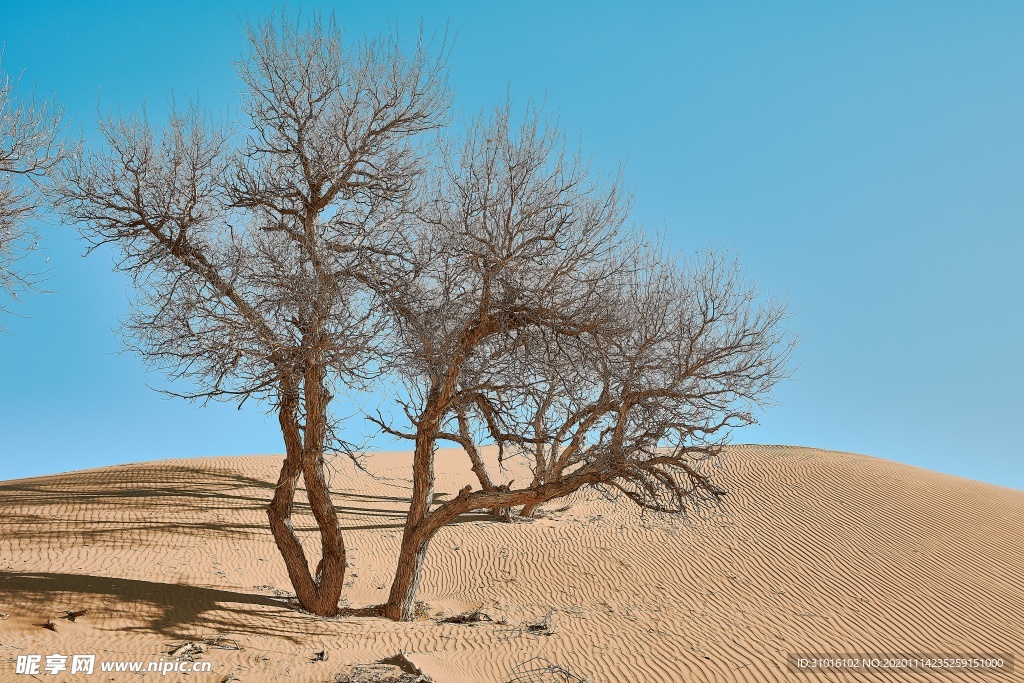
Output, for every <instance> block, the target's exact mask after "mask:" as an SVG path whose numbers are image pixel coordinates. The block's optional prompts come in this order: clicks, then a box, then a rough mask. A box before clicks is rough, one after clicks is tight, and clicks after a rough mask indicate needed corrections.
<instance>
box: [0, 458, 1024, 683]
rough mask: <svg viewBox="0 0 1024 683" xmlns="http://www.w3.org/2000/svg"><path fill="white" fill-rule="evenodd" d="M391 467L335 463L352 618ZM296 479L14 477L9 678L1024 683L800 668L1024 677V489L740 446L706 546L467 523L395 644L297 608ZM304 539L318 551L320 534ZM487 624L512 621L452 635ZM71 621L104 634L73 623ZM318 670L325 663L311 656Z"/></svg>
mask: <svg viewBox="0 0 1024 683" xmlns="http://www.w3.org/2000/svg"><path fill="white" fill-rule="evenodd" d="M490 455H491V457H493V453H492V454H490ZM370 463H371V469H372V471H373V472H374V473H375V476H369V475H368V474H366V473H364V472H361V471H359V470H357V469H356V468H355V467H353V466H352V465H351V463H349V462H348V461H347V460H345V459H338V460H336V461H335V463H334V464H335V472H334V474H333V476H332V487H333V489H334V490H335V491H336V495H335V501H336V503H337V505H338V508H339V511H340V512H341V514H342V519H343V524H344V526H345V527H346V539H347V543H348V546H349V564H350V569H349V572H350V573H349V578H348V585H347V587H346V590H345V594H344V595H345V599H346V604H347V605H348V606H349V607H352V608H361V607H367V606H372V605H375V604H379V603H380V602H382V601H383V600H384V598H385V597H386V594H387V589H388V587H389V582H390V576H391V573H392V571H393V569H394V566H393V565H394V562H395V557H396V551H397V546H398V540H399V538H400V534H401V524H402V520H403V514H404V509H405V506H406V504H407V501H408V496H409V491H410V487H409V483H408V467H409V463H410V457H409V456H408V455H407V454H380V455H377V456H374V457H373V458H372V459H371V460H370ZM439 464H440V473H439V477H438V486H437V490H438V491H439V496H440V497H441V498H442V499H443V497H444V496H443V495H440V494H447V495H453V494H454V493H455V492H456V491H457V490H458V488H459V487H461V486H462V485H463V483H469V482H470V481H471V479H470V477H471V474H470V472H469V469H468V466H467V463H466V462H465V457H464V455H462V454H461V452H457V451H443V452H441V453H440V454H439ZM279 465H280V458H278V457H263V456H260V457H230V458H215V459H196V460H171V461H161V462H152V463H142V464H135V465H125V466H119V467H110V468H105V469H98V470H90V471H84V472H75V473H71V474H65V475H57V476H50V477H39V478H35V479H23V480H18V481H11V482H0V680H3V681H8V680H10V681H19V680H30V679H29V678H28V677H26V676H19V675H16V674H15V663H14V662H15V660H16V657H17V656H18V655H25V654H40V655H43V656H44V658H45V655H48V654H53V653H63V654H72V653H94V654H96V655H97V659H98V661H99V660H108V661H114V660H140V661H143V660H159V659H160V658H161V657H164V658H165V659H169V657H168V654H167V653H168V651H169V650H170V649H171V648H172V647H174V646H176V645H180V644H181V643H182V642H184V641H194V642H201V641H203V640H204V639H211V638H214V637H216V636H223V637H225V638H228V639H232V641H236V642H237V644H238V645H239V646H240V648H241V649H239V650H234V649H220V648H210V647H205V648H204V649H205V652H203V653H202V654H201V655H200V656H199V660H200V661H208V662H210V663H211V665H212V673H209V674H192V675H189V676H182V675H180V674H174V673H171V674H169V675H167V676H165V677H161V676H160V675H159V674H152V673H150V674H148V675H147V676H145V677H143V680H158V679H159V680H164V681H172V680H178V679H180V680H187V681H200V680H204V681H205V680H209V681H221V680H224V679H225V678H228V679H230V677H231V676H234V677H236V678H237V680H240V681H245V682H251V681H267V680H281V681H284V680H289V681H332V680H334V679H335V676H336V674H338V673H341V672H345V671H347V670H348V667H350V666H351V665H354V664H367V663H372V662H375V661H377V660H380V659H382V658H387V657H391V656H394V655H396V654H398V653H399V652H405V653H406V654H407V656H408V659H409V660H410V661H411V662H413V663H414V664H415V665H416V666H418V667H420V669H422V671H424V672H426V673H427V674H429V675H430V676H431V677H432V678H433V679H434V681H438V682H443V681H452V682H463V681H489V682H498V681H506V680H508V679H509V678H510V677H511V673H510V672H511V671H512V669H513V668H514V667H515V666H516V665H517V664H518V663H520V662H523V661H525V660H529V659H531V658H533V657H544V658H546V659H547V660H550V661H551V662H555V663H557V664H559V665H561V666H564V667H566V668H568V669H570V670H572V671H573V672H575V673H577V674H578V675H581V676H587V677H589V680H590V681H607V682H618V681H638V682H645V683H646V682H650V681H751V682H754V681H790V680H793V681H812V682H813V681H855V680H864V681H900V682H903V681H954V680H965V681H966V680H970V681H985V682H986V683H987V682H988V681H1007V682H1009V681H1020V680H1024V661H1022V662H1020V664H1019V665H1018V667H1017V669H1016V671H1015V672H1014V673H1006V672H1003V673H987V674H985V675H983V676H980V677H979V676H976V675H975V676H970V675H966V674H952V675H943V676H937V675H934V674H932V675H921V674H915V673H909V672H906V671H900V672H875V673H871V674H864V673H859V674H858V673H851V674H841V675H821V674H795V673H789V672H788V671H787V668H786V656H787V653H796V652H819V653H840V652H858V653H860V652H871V653H899V652H937V653H944V652H1008V653H1014V654H1016V655H1017V656H1018V659H1024V580H1022V579H1021V577H1022V576H1024V492H1020V491H1015V490H1011V489H1006V488H1000V487H997V486H992V485H988V484H981V483H978V482H974V481H969V480H965V479H959V478H955V477H951V476H946V475H941V474H936V473H933V472H929V471H925V470H921V469H916V468H913V467H909V466H905V465H900V464H896V463H892V462H888V461H884V460H878V459H874V458H869V457H865V456H860V455H851V454H846V453H837V452H832V451H822V450H812V449H805V448H793V447H785V446H738V447H734V448H732V449H730V450H729V452H728V457H727V458H726V460H725V462H724V464H723V469H722V471H721V473H720V477H719V480H720V481H721V482H722V483H723V484H724V485H725V486H726V488H728V490H729V492H730V493H729V495H728V496H727V505H726V507H724V508H723V509H722V510H720V511H719V512H717V513H716V514H714V515H709V516H707V517H705V518H703V519H694V520H693V521H692V524H691V525H689V526H685V525H682V524H679V523H677V522H672V521H669V520H664V519H660V518H657V517H652V516H649V515H648V516H647V517H642V516H640V515H639V514H638V512H637V510H636V509H634V508H633V507H631V506H630V505H628V504H627V503H625V502H619V503H613V502H609V501H607V500H604V499H602V498H601V497H600V496H599V495H597V494H596V493H588V494H587V495H579V496H576V497H573V498H572V499H570V500H568V501H563V502H560V503H558V504H555V505H550V506H548V509H547V510H546V511H545V512H544V513H543V515H542V517H541V518H540V519H537V520H535V521H533V522H530V523H515V524H503V523H496V522H493V521H491V520H490V519H488V518H487V517H486V516H484V515H475V516H471V517H467V518H462V519H460V520H458V522H457V523H456V524H454V525H452V526H451V527H449V528H446V529H444V530H442V532H441V533H439V534H438V536H437V537H436V538H435V540H434V542H433V544H432V545H431V547H430V550H429V553H428V556H427V560H426V570H425V573H424V578H423V582H422V585H421V590H420V594H419V598H420V599H421V600H423V601H424V602H425V615H426V616H425V617H424V618H423V619H421V620H419V621H416V622H412V623H404V624H395V623H391V622H388V621H386V620H383V619H379V618H375V617H367V616H347V617H343V618H338V619H320V618H317V617H313V616H310V615H307V614H304V613H300V612H297V611H295V610H293V609H290V608H289V607H288V606H287V604H286V603H285V598H286V593H288V592H289V591H290V585H289V583H288V579H287V576H286V574H285V570H284V566H283V563H282V561H281V559H280V557H279V555H278V553H277V550H276V548H275V546H274V544H273V540H272V538H271V536H270V533H269V531H268V529H267V524H266V515H265V513H264V508H265V506H266V503H267V501H268V500H269V498H270V496H271V493H272V490H273V486H274V484H273V482H274V481H275V479H276V475H277V469H278V467H279ZM507 476H508V477H510V478H514V479H516V480H517V481H519V482H522V481H523V480H524V479H525V477H526V474H525V473H524V472H522V471H518V472H517V471H512V472H509V473H508V474H507ZM303 510H304V512H306V511H308V508H305V507H304V508H303ZM296 527H297V529H299V530H300V533H301V534H303V535H304V536H305V537H306V545H307V548H308V549H309V552H311V553H315V548H316V544H315V541H316V538H315V534H314V533H313V528H314V525H313V521H312V517H311V516H310V515H308V514H303V515H301V516H300V517H299V518H298V519H297V524H296ZM475 608H481V609H482V610H483V611H484V612H486V613H487V614H488V615H489V616H490V617H491V618H492V619H493V621H491V622H486V621H485V622H482V623H479V624H475V625H464V624H442V625H439V624H438V623H437V618H438V617H439V616H445V615H452V614H456V613H459V612H463V611H468V610H472V609H475ZM65 610H88V614H87V615H86V616H84V617H81V618H79V619H77V620H76V621H75V622H71V621H69V620H66V619H63V618H61V615H62V614H63V613H64V611H65ZM2 615H8V616H6V617H4V616H2ZM48 619H52V620H53V623H55V624H56V626H57V631H56V632H52V631H50V630H47V629H44V628H43V627H42V626H41V624H44V623H45V622H46V621H47V620H48ZM542 622H543V623H542ZM531 625H533V626H532V627H531ZM222 642H224V643H228V644H229V645H230V644H233V643H231V641H222ZM318 652H323V653H324V655H323V656H322V657H326V661H311V659H314V654H315V653H318ZM322 657H321V658H322ZM44 662H45V659H44ZM38 678H39V679H41V680H114V681H118V680H138V679H139V676H138V675H131V674H102V675H101V674H100V672H99V671H97V673H96V674H94V676H92V677H71V676H64V675H61V676H51V675H48V674H46V673H45V672H43V673H42V674H41V675H39V676H38ZM537 680H540V679H537Z"/></svg>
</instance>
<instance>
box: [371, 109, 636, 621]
mask: <svg viewBox="0 0 1024 683" xmlns="http://www.w3.org/2000/svg"><path fill="white" fill-rule="evenodd" d="M627 206H628V201H627V197H625V196H624V195H623V194H622V190H621V188H620V187H619V184H618V183H617V182H615V181H613V182H610V183H600V182H595V181H593V180H591V179H590V178H589V175H588V172H587V169H586V166H585V164H583V163H582V161H581V160H580V159H579V158H578V157H573V156H570V155H569V154H567V153H566V151H565V149H564V146H563V144H562V142H561V137H560V135H559V133H558V131H557V130H556V129H555V128H553V127H551V126H547V125H545V124H544V122H543V121H542V120H541V118H540V117H539V115H537V114H536V112H534V113H533V114H531V115H529V116H527V117H526V120H525V123H524V124H523V125H522V126H521V127H520V128H519V129H514V128H513V127H512V126H511V125H510V115H509V107H508V106H506V107H505V108H503V109H499V110H497V111H496V112H495V113H494V115H493V116H492V117H491V118H490V119H489V120H485V119H480V120H477V121H476V122H474V123H473V124H471V126H470V130H469V132H468V135H467V136H466V140H465V143H464V144H463V145H462V146H461V147H451V148H448V149H446V151H445V153H444V154H443V159H442V162H441V164H440V166H439V169H438V170H437V172H436V173H435V177H434V181H433V183H432V187H431V189H430V191H429V192H428V193H427V194H426V195H425V196H423V197H422V198H421V204H420V207H419V210H418V216H419V221H420V232H419V234H418V235H417V236H416V239H415V241H414V244H413V248H412V249H411V251H410V259H409V262H410V264H411V265H410V268H411V275H410V276H409V277H407V278H404V279H402V278H395V277H390V278H382V281H383V282H384V283H385V284H384V286H378V287H377V289H378V291H380V293H381V295H382V296H383V298H384V300H385V301H386V302H387V303H388V306H389V310H390V311H391V312H392V313H393V315H394V327H395V332H394V333H393V334H392V335H391V338H392V339H393V340H394V343H395V348H394V349H393V350H392V352H393V355H394V358H395V364H394V366H393V367H394V368H395V369H396V370H397V372H398V373H399V374H400V375H401V377H402V378H403V380H404V381H405V383H406V386H407V388H408V400H406V401H405V402H404V403H403V408H404V411H405V413H406V415H407V417H408V419H409V421H410V422H411V424H412V426H413V430H412V431H411V432H407V433H403V432H401V431H400V430H398V429H395V428H394V427H393V426H391V425H389V424H387V423H386V422H385V421H384V420H378V423H379V424H380V425H381V426H382V427H383V428H384V429H385V430H387V431H389V432H390V433H392V434H401V435H403V436H405V437H407V438H409V439H411V440H412V441H413V442H414V444H415V448H414V462H413V492H412V501H411V504H410V509H409V515H408V518H407V521H406V525H405V531H404V534H403V538H402V545H401V550H400V557H399V560H398V567H397V570H396V574H395V579H394V582H393V584H392V587H391V593H390V596H389V599H388V602H387V603H386V605H385V606H384V610H383V611H384V614H385V616H387V617H389V618H392V619H408V618H410V616H411V610H412V605H413V596H414V595H415V593H416V589H417V585H418V582H419V577H420V568H421V566H422V562H423V558H424V555H425V553H426V551H427V548H428V546H429V542H430V539H431V537H432V536H433V535H434V533H435V532H436V531H437V529H438V528H440V526H441V525H443V524H444V523H445V522H440V524H439V521H440V520H441V519H442V518H443V517H445V516H446V515H447V512H448V508H444V510H443V511H442V512H441V516H438V511H431V510H430V505H431V501H432V498H433V488H434V453H435V447H436V442H437V440H438V439H453V440H456V441H460V439H461V441H462V442H464V443H466V442H467V441H466V439H465V438H463V437H462V436H460V435H459V430H460V429H465V428H466V419H467V414H468V413H467V411H468V410H469V409H470V407H471V406H473V405H477V404H478V399H479V397H481V396H484V395H487V394H489V393H495V392H499V393H500V392H501V391H503V387H501V386H498V384H496V382H497V383H501V384H507V383H512V384H518V383H519V382H520V380H518V379H516V378H515V373H514V372H513V371H512V369H511V368H510V366H509V364H510V363H514V362H515V357H516V353H515V349H516V348H517V346H518V345H520V344H521V343H522V341H523V340H525V339H526V338H527V337H528V336H529V335H540V336H545V335H546V336H548V337H549V338H550V343H552V344H560V343H562V341H561V339H562V338H564V339H565V340H568V339H571V338H575V337H581V336H583V335H587V334H592V333H594V332H595V331H596V330H598V329H600V328H602V327H603V326H605V325H608V324H610V323H612V322H614V321H613V320H612V319H610V318H609V317H608V316H607V315H606V310H607V306H606V305H605V303H604V299H605V294H606V291H607V290H608V288H609V287H611V286H613V285H614V282H615V281H616V280H617V279H621V277H622V276H623V274H624V273H627V272H628V271H629V269H630V268H631V265H630V263H629V261H630V259H629V253H628V250H627V249H626V247H625V244H624V241H623V239H622V238H621V237H620V235H619V231H620V228H621V227H622V224H623V220H624V217H625V214H626V208H627ZM515 438H516V436H515V435H513V434H509V435H507V436H506V437H505V439H506V440H514V439H515ZM468 450H469V452H470V454H471V456H472V455H475V454H474V452H473V451H472V449H468ZM474 468H475V470H476V471H477V473H478V476H481V481H482V486H483V489H484V490H483V491H482V492H481V493H483V494H485V495H490V496H498V495H499V493H498V492H497V491H496V490H493V489H495V488H496V487H493V486H491V485H489V483H488V481H489V480H488V479H486V474H485V473H484V470H483V469H482V464H481V463H480V462H479V461H478V459H475V461H474ZM463 499H464V497H462V498H460V499H459V500H460V505H461V501H462V500H463ZM443 507H444V506H442V508H443ZM486 507H499V502H498V500H497V499H495V505H493V506H486Z"/></svg>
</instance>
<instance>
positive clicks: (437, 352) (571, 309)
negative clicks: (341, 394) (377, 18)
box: [375, 108, 789, 619]
mask: <svg viewBox="0 0 1024 683" xmlns="http://www.w3.org/2000/svg"><path fill="white" fill-rule="evenodd" d="M557 140H558V135H557V132H556V131H554V130H552V129H550V128H547V129H546V128H544V127H543V126H542V125H541V124H540V122H539V119H538V117H537V116H536V115H535V114H534V115H531V116H528V117H527V120H526V123H525V124H524V126H523V127H522V128H521V129H520V130H518V131H513V130H512V129H511V128H510V125H509V111H508V108H505V109H504V110H499V111H498V112H497V113H496V115H495V116H494V117H493V118H492V120H491V121H490V122H489V123H487V124H484V123H481V122H478V123H477V124H476V125H475V126H474V127H473V128H472V129H471V130H470V132H469V134H468V137H467V142H466V144H465V146H464V147H463V148H462V149H460V150H458V151H457V153H454V154H452V153H449V154H448V156H447V159H446V163H445V165H444V171H443V173H442V174H441V175H440V177H439V178H437V179H436V180H435V184H434V187H435V189H434V191H433V192H432V194H431V195H430V196H429V198H428V199H427V200H426V201H425V202H424V206H423V207H422V208H421V210H420V214H419V215H420V219H421V221H422V223H421V229H422V230H423V235H422V236H421V237H420V239H419V250H418V251H417V252H416V253H415V256H414V257H413V258H412V261H413V262H415V263H416V274H415V277H413V278H410V279H408V280H407V281H404V282H403V283H402V286H401V288H400V289H399V290H398V291H395V292H392V293H391V297H390V299H389V301H390V304H391V310H392V311H393V312H394V314H395V316H396V319H397V327H398V329H399V331H400V334H397V335H395V336H394V339H395V340H396V343H397V344H398V346H399V348H397V349H396V350H395V356H396V358H398V359H399V360H400V361H401V362H400V363H398V364H397V365H396V368H398V369H399V371H400V372H401V374H402V376H403V378H404V380H405V382H406V383H407V385H408V389H409V399H408V400H407V401H405V402H404V403H403V408H404V411H405V413H406V416H407V417H408V419H409V421H410V422H411V424H412V427H413V429H412V431H410V432H402V431H401V430H399V429H396V428H394V427H393V426H392V425H390V424H388V423H386V421H384V420H383V419H377V420H375V421H377V422H378V424H379V425H380V426H381V427H382V428H384V429H385V430H386V431H388V432H390V433H392V434H397V435H401V436H404V437H406V438H409V439H411V440H413V441H414V443H415V455H414V463H413V495H412V502H411V506H410V511H409V516H408V519H407V522H406V526H405V531H404V534H403V539H402V545H401V550H400V557H399V560H398V566H397V569H396V573H395V579H394V582H393V584H392V588H391V593H390V596H389V599H388V602H387V603H386V605H385V606H384V614H385V616H387V617H389V618H392V619H409V618H411V615H412V606H413V600H414V596H415V593H416V590H417V585H418V582H419V576H420V571H421V567H422V563H423V558H424V555H425V553H426V550H427V548H428V546H429V543H430V539H431V538H432V537H433V535H434V534H435V533H436V532H437V531H438V530H439V529H441V528H442V527H443V526H444V525H446V524H448V523H449V522H451V521H452V520H454V519H455V518H456V517H457V516H458V515H460V514H463V513H466V512H470V511H472V510H479V509H491V510H493V511H495V512H496V513H499V514H500V513H501V512H503V511H506V510H508V509H510V508H512V507H516V506H522V510H521V513H522V514H526V515H529V514H532V512H533V510H534V509H535V508H536V506H537V505H540V504H541V503H543V502H545V501H548V500H551V499H554V498H559V497H562V496H565V495H568V494H570V493H572V492H574V491H577V490H579V489H580V488H582V487H584V486H595V487H602V488H610V489H612V490H615V491H618V492H621V493H622V494H624V495H626V496H628V497H629V499H631V500H633V501H634V502H635V503H637V504H638V505H641V506H642V507H644V508H647V509H652V510H658V511H662V512H675V513H684V512H685V511H686V510H687V508H688V506H691V505H695V504H701V503H704V502H714V501H716V500H717V499H718V498H719V497H721V496H722V495H724V491H723V490H722V489H721V488H719V487H718V486H717V485H716V484H715V483H714V482H713V481H712V479H711V478H710V476H709V475H708V474H707V472H706V471H705V468H704V466H703V463H704V462H705V461H707V460H708V459H711V458H714V457H716V456H718V455H719V454H720V453H721V449H722V445H723V444H724V443H725V441H726V439H727V437H728V433H729V431H730V430H731V429H732V428H734V427H737V426H742V425H745V424H750V423H751V422H753V421H754V416H753V412H752V409H753V408H754V407H755V406H756V405H758V404H759V403H762V402H763V401H764V400H765V398H766V396H767V393H768V391H770V389H771V388H772V387H773V386H774V385H775V384H776V383H777V382H778V381H779V380H780V379H781V378H782V377H783V376H785V363H786V359H787V357H788V350H789V346H788V345H787V343H786V341H785V339H784V336H783V334H782V332H781V331H780V323H781V322H782V321H783V319H784V318H785V315H786V314H785V307H784V306H783V305H781V304H779V303H773V302H765V303H764V304H763V305H761V304H759V295H758V293H757V290H756V288H754V287H752V286H750V285H748V284H746V283H745V282H744V281H743V278H742V277H741V273H740V271H739V268H738V266H737V265H736V264H735V263H730V262H729V261H727V260H726V259H723V258H720V257H716V256H715V255H714V254H709V255H708V256H706V257H705V258H704V259H701V260H697V261H695V262H694V263H692V264H690V265H689V266H683V265H679V264H677V263H676V262H675V261H673V260H671V259H668V258H666V257H665V256H663V255H659V253H658V251H657V250H656V249H654V248H653V247H651V246H647V245H645V244H643V243H642V242H641V241H640V240H639V239H638V238H635V237H631V236H629V235H628V234H625V231H624V230H623V229H622V228H623V225H624V222H625V220H626V217H627V215H628V208H629V202H628V201H627V198H626V197H625V196H624V195H623V194H622V191H621V189H620V187H619V186H618V184H617V183H611V184H608V185H602V184H601V183H595V182H593V181H592V180H590V176H589V173H588V171H587V169H586V167H585V166H584V165H583V164H582V163H581V162H580V161H579V159H578V158H569V157H567V156H566V155H565V153H564V151H563V150H562V149H561V148H560V147H559V145H558V144H557ZM386 298H387V297H386ZM481 434H482V435H483V436H484V437H485V438H488V439H489V440H491V441H493V442H495V443H497V444H498V445H499V447H501V448H502V450H503V451H504V450H505V449H506V448H508V449H510V450H512V451H513V452H515V453H518V454H519V455H520V456H522V457H529V458H530V459H531V462H532V467H533V473H534V476H533V480H532V481H530V482H524V485H523V486H522V487H520V488H513V487H512V484H514V482H509V483H508V484H505V485H500V486H499V485H496V484H495V483H494V482H493V480H492V478H491V476H490V474H489V473H488V472H487V471H486V468H485V466H484V463H483V461H482V459H481V458H480V457H479V453H478V451H477V439H478V437H479V435H481ZM438 439H446V440H450V441H453V442H455V443H459V444H461V445H462V446H463V447H464V448H465V450H466V451H467V453H468V455H469V457H470V461H471V465H472V468H473V471H474V472H475V473H476V475H477V477H478V480H479V482H480V488H479V489H476V490H474V489H473V488H472V487H469V486H467V487H465V488H464V489H463V490H462V491H460V492H459V493H458V495H456V496H455V497H453V498H452V499H451V500H449V501H447V502H445V503H443V504H441V505H439V506H437V507H434V508H433V509H431V501H432V497H433V482H434V473H433V472H434V452H435V444H436V442H437V440H438Z"/></svg>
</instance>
